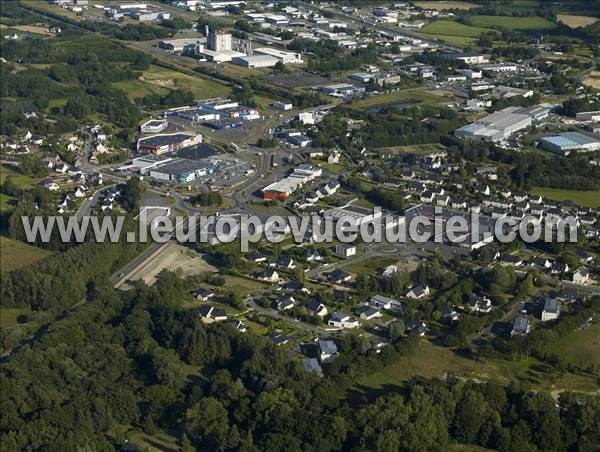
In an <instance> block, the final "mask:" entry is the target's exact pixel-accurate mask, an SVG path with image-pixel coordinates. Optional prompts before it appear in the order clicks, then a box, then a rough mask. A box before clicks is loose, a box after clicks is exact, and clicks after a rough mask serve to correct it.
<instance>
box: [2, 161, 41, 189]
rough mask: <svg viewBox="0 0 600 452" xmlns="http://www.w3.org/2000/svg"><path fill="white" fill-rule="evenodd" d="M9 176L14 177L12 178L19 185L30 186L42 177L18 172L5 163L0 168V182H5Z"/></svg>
mask: <svg viewBox="0 0 600 452" xmlns="http://www.w3.org/2000/svg"><path fill="white" fill-rule="evenodd" d="M9 176H10V177H12V180H13V182H14V183H15V184H16V185H17V187H30V186H32V185H35V184H37V183H38V182H39V181H40V179H36V178H33V177H31V176H27V175H25V174H21V173H18V172H17V171H15V170H14V169H12V168H10V167H8V166H5V165H3V166H2V167H1V169H0V184H3V183H4V181H5V180H6V178H7V177H9Z"/></svg>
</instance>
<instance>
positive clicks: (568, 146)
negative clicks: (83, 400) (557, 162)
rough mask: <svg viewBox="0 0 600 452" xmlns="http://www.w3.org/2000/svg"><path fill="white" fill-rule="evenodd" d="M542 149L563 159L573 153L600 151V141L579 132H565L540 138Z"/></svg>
mask: <svg viewBox="0 0 600 452" xmlns="http://www.w3.org/2000/svg"><path fill="white" fill-rule="evenodd" d="M540 147H541V148H542V149H546V150H548V151H551V152H554V153H556V154H558V155H562V156H563V157H566V156H568V155H569V154H570V153H571V152H592V151H597V150H598V149H600V141H598V140H596V139H595V138H594V137H591V136H589V135H585V134H583V133H579V132H564V133H561V134H558V135H553V136H548V137H542V138H540Z"/></svg>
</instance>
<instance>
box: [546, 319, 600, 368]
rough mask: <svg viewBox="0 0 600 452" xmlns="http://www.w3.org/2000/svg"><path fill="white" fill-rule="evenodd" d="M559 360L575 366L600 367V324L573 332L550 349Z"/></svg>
mask: <svg viewBox="0 0 600 452" xmlns="http://www.w3.org/2000/svg"><path fill="white" fill-rule="evenodd" d="M552 351H553V352H555V353H556V354H557V355H558V356H559V357H560V358H561V359H563V360H565V361H568V362H570V363H572V364H574V365H576V366H583V367H587V366H589V365H590V364H594V365H596V366H600V323H594V324H593V325H592V326H590V327H589V328H586V329H585V330H583V331H575V332H573V333H571V334H570V335H568V336H567V337H564V338H563V337H561V339H560V342H558V343H557V344H556V346H555V347H553V349H552Z"/></svg>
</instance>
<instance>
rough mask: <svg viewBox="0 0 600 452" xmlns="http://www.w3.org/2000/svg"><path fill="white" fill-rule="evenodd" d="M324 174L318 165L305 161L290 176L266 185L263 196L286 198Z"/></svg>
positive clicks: (267, 197)
mask: <svg viewBox="0 0 600 452" xmlns="http://www.w3.org/2000/svg"><path fill="white" fill-rule="evenodd" d="M322 174H323V170H322V169H321V168H319V167H318V166H315V165H310V164H308V163H303V164H301V165H299V166H297V167H296V168H295V169H294V171H293V172H292V174H290V175H289V176H287V177H285V178H283V179H281V180H279V181H277V182H273V183H272V184H269V185H267V186H266V187H264V188H263V189H262V190H261V192H262V197H263V199H266V200H273V199H284V198H286V197H288V196H289V195H291V194H292V193H294V192H295V191H296V190H297V189H298V188H300V187H302V186H303V185H304V184H306V183H307V182H310V181H311V180H314V179H315V178H317V177H319V176H321V175H322Z"/></svg>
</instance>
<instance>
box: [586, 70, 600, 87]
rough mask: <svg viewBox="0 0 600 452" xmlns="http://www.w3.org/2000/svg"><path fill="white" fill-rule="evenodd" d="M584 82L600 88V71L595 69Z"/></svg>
mask: <svg viewBox="0 0 600 452" xmlns="http://www.w3.org/2000/svg"><path fill="white" fill-rule="evenodd" d="M583 84H584V85H587V86H591V87H592V88H596V89H600V71H593V72H591V73H590V75H588V76H587V77H586V78H585V79H584V80H583Z"/></svg>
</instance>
